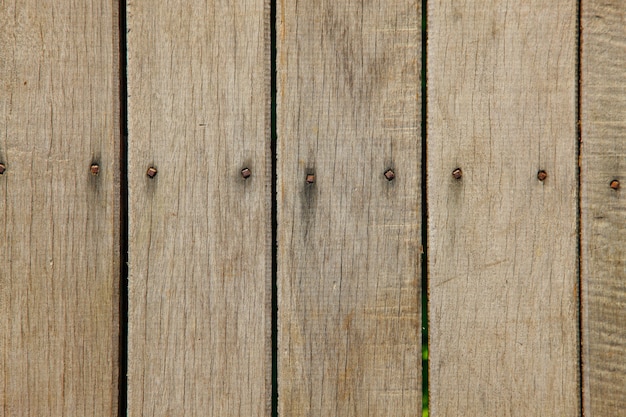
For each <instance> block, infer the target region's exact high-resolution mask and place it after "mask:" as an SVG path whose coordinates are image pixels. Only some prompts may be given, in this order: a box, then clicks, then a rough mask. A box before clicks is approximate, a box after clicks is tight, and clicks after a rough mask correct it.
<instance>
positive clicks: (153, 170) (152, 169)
mask: <svg viewBox="0 0 626 417" xmlns="http://www.w3.org/2000/svg"><path fill="white" fill-rule="evenodd" d="M157 172H158V171H157V169H156V168H155V167H150V168H148V170H147V171H146V175H147V176H148V177H150V178H154V177H156V174H157Z"/></svg>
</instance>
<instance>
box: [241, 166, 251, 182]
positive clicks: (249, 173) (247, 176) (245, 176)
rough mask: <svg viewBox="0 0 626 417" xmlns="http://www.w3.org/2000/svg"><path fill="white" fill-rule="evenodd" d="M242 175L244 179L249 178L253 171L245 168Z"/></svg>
mask: <svg viewBox="0 0 626 417" xmlns="http://www.w3.org/2000/svg"><path fill="white" fill-rule="evenodd" d="M241 176H242V177H243V179H244V180H247V179H248V178H250V176H252V171H250V169H249V168H244V169H242V170H241Z"/></svg>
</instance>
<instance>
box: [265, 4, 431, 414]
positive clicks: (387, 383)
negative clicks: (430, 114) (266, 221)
mask: <svg viewBox="0 0 626 417" xmlns="http://www.w3.org/2000/svg"><path fill="white" fill-rule="evenodd" d="M277 15H278V17H277V19H278V22H277V38H278V60H277V62H278V63H277V65H278V92H277V96H278V97H277V98H278V162H277V164H278V165H277V175H278V187H277V188H278V305H279V307H278V320H279V321H278V368H279V369H278V389H279V397H278V401H279V404H278V408H279V415H281V416H290V417H298V416H337V417H346V416H358V417H366V416H394V417H396V416H415V415H417V414H419V413H420V412H421V397H422V393H421V369H420V368H421V343H420V342H421V332H420V241H421V235H420V233H421V209H420V206H421V204H420V200H421V192H420V177H421V172H420V169H421V168H420V167H421V161H420V158H421V152H420V148H421V141H420V103H421V100H420V91H419V90H420V79H419V72H420V65H421V64H420V62H421V17H420V16H421V14H420V7H419V2H416V1H394V0H388V1H381V2H362V1H355V0H350V1H341V2H337V1H334V0H333V1H331V0H309V1H280V2H279V4H278V11H277ZM388 169H392V170H393V171H394V173H395V178H394V179H393V180H391V181H388V180H387V179H386V178H385V176H384V173H385V172H386V171H387V170H388ZM309 175H314V178H311V177H309V181H307V176H309ZM311 180H314V182H312V183H309V182H311Z"/></svg>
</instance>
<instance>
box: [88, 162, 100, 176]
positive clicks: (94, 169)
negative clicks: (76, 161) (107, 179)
mask: <svg viewBox="0 0 626 417" xmlns="http://www.w3.org/2000/svg"><path fill="white" fill-rule="evenodd" d="M89 172H91V175H93V176H96V175H98V174H99V173H100V166H99V165H98V164H91V167H89Z"/></svg>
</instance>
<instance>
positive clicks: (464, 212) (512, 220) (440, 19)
mask: <svg viewBox="0 0 626 417" xmlns="http://www.w3.org/2000/svg"><path fill="white" fill-rule="evenodd" d="M576 22H577V5H576V1H574V0H556V1H555V0H529V1H523V2H501V1H496V0H484V1H480V2H471V1H467V2H459V1H456V0H443V1H439V2H429V3H428V33H429V35H428V69H427V74H428V98H427V102H428V131H427V148H428V154H427V167H428V172H427V177H428V187H427V189H428V216H429V225H428V244H429V246H428V248H429V260H428V265H429V320H430V327H429V335H430V344H429V353H430V368H429V369H430V374H429V381H430V407H431V415H432V416H435V417H437V416H461V415H463V416H493V417H496V416H497V417H503V416H539V415H544V416H578V415H580V398H579V397H580V394H579V382H578V379H579V376H578V375H579V373H580V371H579V364H578V363H579V361H578V314H577V311H578V293H579V289H578V272H577V266H578V257H577V242H578V235H577V202H576V200H577V188H578V186H577V184H578V181H577V159H576V155H577V135H576V109H577V94H576V91H577V88H576V87H577V77H576V62H577V61H576V56H577V23H576ZM456 168H461V170H462V177H461V178H460V179H458V180H457V179H455V178H454V177H453V175H452V172H453V171H454V170H455V169H456ZM540 170H545V171H546V173H547V178H546V179H545V180H544V181H543V182H542V181H539V180H538V175H537V174H538V171H540Z"/></svg>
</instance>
